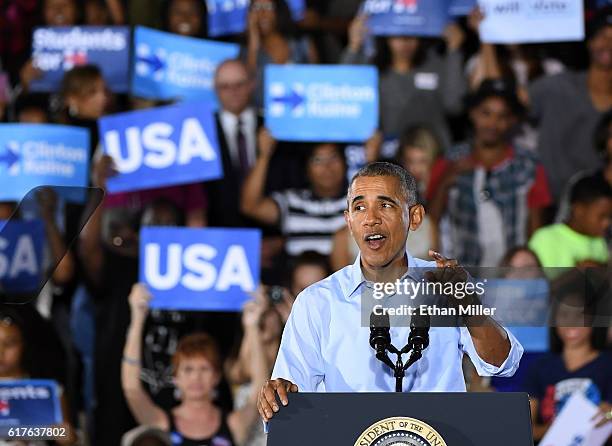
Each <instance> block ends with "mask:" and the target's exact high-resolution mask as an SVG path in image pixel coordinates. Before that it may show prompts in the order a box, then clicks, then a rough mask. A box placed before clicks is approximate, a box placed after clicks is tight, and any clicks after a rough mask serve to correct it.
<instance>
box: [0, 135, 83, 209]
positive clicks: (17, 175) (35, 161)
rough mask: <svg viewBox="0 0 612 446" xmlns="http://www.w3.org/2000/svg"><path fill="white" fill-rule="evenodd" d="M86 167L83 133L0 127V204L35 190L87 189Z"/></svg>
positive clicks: (15, 199) (20, 197)
mask: <svg viewBox="0 0 612 446" xmlns="http://www.w3.org/2000/svg"><path fill="white" fill-rule="evenodd" d="M88 165H89V131H87V130H86V129H82V128H80V127H69V126H64V125H51V124H0V201H3V200H4V201H19V200H21V199H22V198H23V197H25V195H26V194H27V193H28V192H29V191H30V190H31V189H33V188H35V187H37V186H71V187H75V188H83V187H87V184H88V175H89V171H88ZM75 190H76V189H75ZM79 196H80V195H79ZM73 199H75V200H78V199H80V198H76V197H74V198H73Z"/></svg>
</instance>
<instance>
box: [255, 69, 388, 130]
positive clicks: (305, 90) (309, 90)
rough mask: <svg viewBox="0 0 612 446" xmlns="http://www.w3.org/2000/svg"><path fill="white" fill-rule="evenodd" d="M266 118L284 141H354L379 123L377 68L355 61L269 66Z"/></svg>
mask: <svg viewBox="0 0 612 446" xmlns="http://www.w3.org/2000/svg"><path fill="white" fill-rule="evenodd" d="M264 89H265V120H266V126H267V127H268V128H269V129H270V131H271V132H272V135H274V137H275V138H277V139H279V140H285V141H346V142H349V141H355V142H362V141H365V140H366V139H368V138H369V137H370V136H372V133H373V132H374V130H375V129H376V127H377V126H378V72H377V71H376V69H375V68H374V67H365V66H351V65H333V66H330V65H268V66H266V69H265V86H264Z"/></svg>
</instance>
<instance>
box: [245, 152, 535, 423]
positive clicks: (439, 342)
mask: <svg viewBox="0 0 612 446" xmlns="http://www.w3.org/2000/svg"><path fill="white" fill-rule="evenodd" d="M347 203H348V210H347V211H345V217H346V222H347V225H348V227H349V230H350V231H351V234H352V235H353V237H354V239H355V241H356V242H357V244H358V246H359V251H360V254H359V256H357V259H356V260H355V263H354V264H353V265H349V266H347V267H345V268H343V269H341V270H340V271H338V272H336V273H334V274H332V275H331V276H329V277H328V278H326V279H324V280H322V281H320V282H318V283H316V284H314V285H312V286H310V287H308V288H306V289H305V290H304V291H303V292H302V293H301V294H300V295H299V296H298V297H297V299H296V301H295V304H294V306H293V309H292V311H291V315H290V317H289V319H288V321H287V325H286V326H285V330H284V332H283V337H282V341H281V345H280V350H279V352H278V357H277V359H276V363H275V366H274V370H273V372H272V379H271V380H269V381H268V382H266V384H265V385H264V386H263V388H262V389H261V392H260V395H259V399H258V403H257V404H258V409H259V412H260V414H261V416H262V418H263V419H264V421H268V420H269V419H270V418H271V417H272V416H273V415H274V412H278V410H280V407H279V405H278V404H277V400H276V396H277V395H278V397H279V399H280V401H281V403H282V404H283V405H286V404H288V398H287V395H288V393H290V392H297V391H300V392H392V391H393V390H394V389H396V385H397V380H396V379H395V377H394V374H393V371H392V370H391V368H390V367H387V366H385V365H383V364H382V363H381V362H380V361H379V360H378V359H377V358H376V356H375V352H374V350H372V347H371V346H370V339H371V337H370V328H368V327H367V326H364V324H363V323H362V320H363V319H362V308H361V303H362V299H361V297H362V294H364V295H365V293H372V289H377V288H378V289H379V287H377V285H380V284H391V283H402V282H405V281H419V280H423V279H422V275H423V274H424V275H425V277H426V279H427V280H428V281H430V282H455V281H456V277H461V276H462V277H463V278H464V279H463V280H464V281H465V277H466V274H465V271H464V270H463V268H461V267H459V266H458V265H457V263H456V261H454V260H448V259H445V258H444V257H442V256H440V255H439V254H437V253H434V252H431V254H432V256H433V257H434V258H435V259H436V260H435V261H425V260H421V259H416V258H413V257H412V256H411V255H410V253H408V252H407V251H406V238H407V237H408V233H409V231H415V230H416V229H417V228H418V227H419V225H420V224H421V221H422V220H423V216H424V209H423V206H422V205H420V204H418V203H417V189H416V184H415V180H414V178H412V176H411V175H410V174H409V173H408V172H406V171H405V170H404V169H403V168H401V167H399V166H396V165H393V164H390V163H383V162H376V163H372V164H369V165H367V166H365V167H363V168H362V169H361V170H360V171H359V172H357V174H355V176H354V177H353V179H352V180H351V184H350V186H349V190H348V196H347ZM422 268H430V269H431V271H430V272H426V273H422V271H423V269H422ZM398 279H399V281H398ZM457 297H459V296H449V297H448V299H451V300H455V299H456V298H457ZM457 300H458V299H457ZM452 303H453V302H449V305H450V306H452ZM406 318H407V319H409V318H410V316H406ZM470 319H472V320H470ZM465 320H466V323H465V325H466V326H455V327H432V328H431V329H429V346H428V347H427V348H426V349H425V350H424V351H423V356H422V358H421V359H420V360H419V361H417V362H416V363H414V364H413V365H411V366H410V367H409V368H408V369H407V370H406V375H405V379H404V380H403V384H402V388H401V390H402V391H404V392H443V391H447V392H448V391H465V382H464V378H463V371H462V358H463V355H464V353H467V354H468V356H469V357H470V359H471V360H472V362H473V363H474V365H475V367H476V370H477V371H478V373H479V374H480V375H481V376H491V375H495V376H512V375H513V374H514V372H515V371H516V369H517V367H518V364H519V360H520V358H521V356H522V354H523V348H522V346H521V345H520V344H519V343H518V341H517V340H516V339H515V338H514V336H513V335H512V334H511V333H509V332H507V331H506V330H505V329H504V328H503V327H501V326H500V325H499V324H498V323H497V322H495V321H494V320H493V319H492V318H490V317H488V316H482V315H477V316H467V317H466V319H465ZM402 325H406V324H402ZM468 327H469V328H468ZM409 334H410V328H408V327H395V326H393V327H391V328H390V335H391V341H392V344H393V345H397V346H400V347H399V348H401V346H403V345H404V344H406V341H407V340H408V337H409Z"/></svg>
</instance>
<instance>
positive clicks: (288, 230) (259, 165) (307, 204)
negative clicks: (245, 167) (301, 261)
mask: <svg viewBox="0 0 612 446" xmlns="http://www.w3.org/2000/svg"><path fill="white" fill-rule="evenodd" d="M276 146H277V142H276V141H275V140H274V138H273V137H272V136H271V135H270V133H269V132H268V131H267V130H266V129H262V130H261V131H260V133H259V137H258V147H259V153H258V157H257V161H256V162H255V166H254V167H253V169H252V170H251V173H250V174H249V176H248V177H247V179H246V181H245V182H244V185H243V187H242V201H241V210H242V212H243V213H244V214H246V215H247V216H249V217H251V218H254V219H256V220H257V221H259V222H261V223H262V224H265V225H279V226H280V229H281V232H282V233H283V235H284V236H285V237H286V244H285V250H286V251H287V254H289V255H290V256H297V255H300V254H301V253H303V252H306V251H316V252H318V253H320V254H323V255H329V254H330V252H331V247H332V236H333V234H334V233H335V232H336V231H337V230H338V229H340V228H341V227H343V226H344V224H345V223H344V216H343V213H344V209H345V208H346V200H345V199H344V193H343V192H344V186H345V178H346V163H345V160H344V154H343V152H342V148H341V147H340V146H338V145H337V144H333V143H321V144H315V145H314V146H313V147H312V149H311V151H310V153H309V154H308V157H307V160H306V176H307V178H308V181H309V183H310V187H309V188H306V189H293V188H291V189H285V190H281V191H277V192H274V193H272V194H270V195H269V196H266V195H265V191H264V187H265V182H266V178H267V176H268V175H269V173H268V171H269V165H270V159H271V158H272V155H273V154H274V152H275V149H276Z"/></svg>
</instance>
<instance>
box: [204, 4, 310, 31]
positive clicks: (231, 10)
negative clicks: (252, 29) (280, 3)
mask: <svg viewBox="0 0 612 446" xmlns="http://www.w3.org/2000/svg"><path fill="white" fill-rule="evenodd" d="M205 1H206V7H207V9H208V35H209V36H210V37H218V36H225V35H229V34H240V33H243V32H244V31H245V30H246V27H247V15H248V11H249V3H250V1H249V0H205ZM285 1H286V3H287V6H288V7H289V10H290V11H291V17H292V18H293V20H295V21H299V20H302V19H303V18H304V11H305V9H306V6H305V2H304V0H285Z"/></svg>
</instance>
